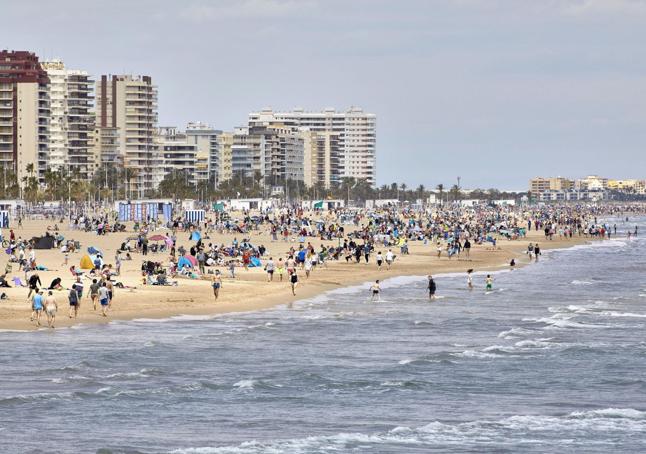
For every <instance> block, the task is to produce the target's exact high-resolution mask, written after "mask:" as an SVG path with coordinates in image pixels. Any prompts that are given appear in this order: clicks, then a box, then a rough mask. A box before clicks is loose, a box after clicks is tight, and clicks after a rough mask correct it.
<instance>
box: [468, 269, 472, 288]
mask: <svg viewBox="0 0 646 454" xmlns="http://www.w3.org/2000/svg"><path fill="white" fill-rule="evenodd" d="M471 273H473V269H468V270H467V288H468V289H469V290H473V277H472V276H471Z"/></svg>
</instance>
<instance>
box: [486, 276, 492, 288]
mask: <svg viewBox="0 0 646 454" xmlns="http://www.w3.org/2000/svg"><path fill="white" fill-rule="evenodd" d="M485 285H486V289H487V291H488V292H490V291H491V290H492V289H493V278H492V277H491V274H487V278H486V279H485Z"/></svg>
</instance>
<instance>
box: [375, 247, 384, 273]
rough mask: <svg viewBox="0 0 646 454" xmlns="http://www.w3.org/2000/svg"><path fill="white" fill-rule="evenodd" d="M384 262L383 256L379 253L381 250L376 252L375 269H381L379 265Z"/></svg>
mask: <svg viewBox="0 0 646 454" xmlns="http://www.w3.org/2000/svg"><path fill="white" fill-rule="evenodd" d="M383 263H384V256H383V255H381V251H379V252H377V269H381V265H382V264H383Z"/></svg>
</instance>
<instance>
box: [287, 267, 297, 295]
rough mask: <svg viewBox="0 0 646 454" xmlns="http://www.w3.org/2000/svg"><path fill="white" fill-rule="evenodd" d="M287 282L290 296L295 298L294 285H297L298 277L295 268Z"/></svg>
mask: <svg viewBox="0 0 646 454" xmlns="http://www.w3.org/2000/svg"><path fill="white" fill-rule="evenodd" d="M289 282H290V284H291V286H292V295H294V296H296V285H297V284H298V275H297V274H296V268H294V270H293V271H292V273H291V275H290V277H289Z"/></svg>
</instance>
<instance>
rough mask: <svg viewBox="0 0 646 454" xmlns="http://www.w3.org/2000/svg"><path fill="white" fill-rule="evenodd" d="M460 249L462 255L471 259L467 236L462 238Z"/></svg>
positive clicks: (469, 243)
mask: <svg viewBox="0 0 646 454" xmlns="http://www.w3.org/2000/svg"><path fill="white" fill-rule="evenodd" d="M462 250H463V251H464V256H465V257H466V258H467V260H471V242H470V241H469V238H467V239H466V240H464V244H463V245H462Z"/></svg>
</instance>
